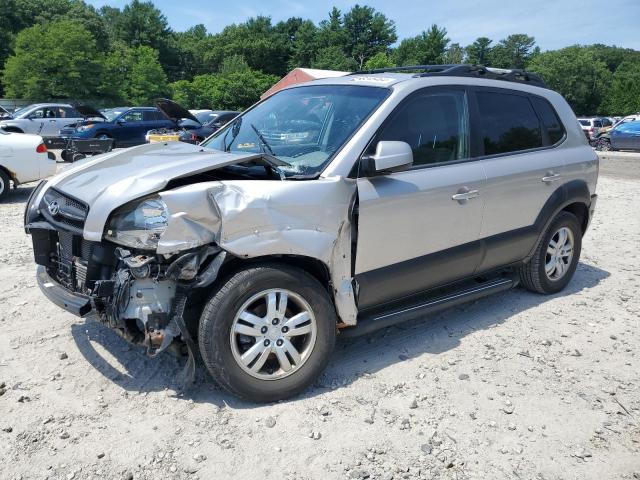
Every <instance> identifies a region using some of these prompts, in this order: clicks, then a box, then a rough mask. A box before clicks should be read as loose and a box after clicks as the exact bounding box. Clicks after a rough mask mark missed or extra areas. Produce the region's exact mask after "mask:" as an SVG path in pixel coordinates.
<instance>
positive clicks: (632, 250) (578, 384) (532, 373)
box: [0, 159, 640, 480]
mask: <svg viewBox="0 0 640 480" xmlns="http://www.w3.org/2000/svg"><path fill="white" fill-rule="evenodd" d="M625 162H627V163H628V162H629V160H628V159H627V160H625ZM627 163H624V164H622V163H621V164H620V165H621V166H620V168H616V163H615V159H611V160H607V162H606V163H605V162H603V168H602V173H603V176H601V179H600V182H599V185H598V193H599V202H598V208H597V213H596V217H595V219H594V221H593V224H592V226H591V228H590V230H589V232H588V234H587V236H586V238H585V240H584V244H583V255H582V259H581V263H580V265H579V266H578V270H577V272H576V275H575V278H574V279H573V281H572V283H571V284H570V285H569V287H568V289H567V290H566V291H565V292H563V293H562V294H559V295H554V296H550V297H543V296H539V295H535V294H532V293H528V292H525V291H523V290H520V289H517V290H514V291H511V292H507V293H504V294H500V295H498V296H494V297H491V298H487V299H484V300H481V301H478V302H475V303H473V304H469V305H466V306H464V307H461V308H456V309H453V310H450V311H447V312H445V313H443V314H440V315H437V316H435V317H430V318H427V319H424V320H423V321H416V322H412V323H409V324H405V325H403V326H401V327H394V328H391V329H388V330H385V331H381V332H378V333H376V334H373V335H370V336H368V337H364V338H359V339H356V340H348V341H347V340H342V341H339V342H338V346H337V349H336V352H335V355H334V358H333V361H332V363H331V364H330V366H329V368H328V370H327V372H326V374H325V375H324V376H323V377H322V378H321V379H320V380H319V381H318V382H317V384H316V385H315V386H314V388H312V389H311V390H309V391H307V392H306V393H305V394H304V395H303V396H301V397H299V398H296V399H294V400H291V401H287V402H281V403H277V404H273V405H253V404H250V403H245V402H241V401H238V400H236V399H235V398H234V397H232V396H230V395H227V394H225V393H224V392H222V391H221V390H220V389H218V388H217V387H215V386H214V385H212V384H211V383H210V382H209V377H208V375H207V373H206V371H205V369H204V367H203V366H202V365H199V366H198V372H197V383H196V385H195V386H194V387H192V388H191V389H190V390H188V391H186V392H184V393H179V383H178V382H177V380H176V377H177V375H178V374H179V373H180V372H181V370H182V366H183V360H179V359H175V358H174V357H172V356H170V355H168V354H167V355H162V356H161V357H160V358H157V359H149V358H146V357H145V354H144V351H142V350H141V349H139V348H135V347H130V346H128V345H127V344H126V343H125V342H124V341H123V340H121V339H120V337H118V336H117V335H116V334H114V333H112V332H111V331H110V330H108V329H106V328H104V327H102V326H100V325H99V324H96V323H93V322H87V323H86V322H85V321H83V320H80V319H77V318H75V317H73V316H72V315H70V314H67V313H65V312H63V311H62V310H60V309H58V308H57V307H55V306H54V305H52V304H51V303H49V302H48V301H47V300H45V298H44V297H43V295H42V294H41V293H40V292H39V290H38V288H37V287H36V284H35V279H34V271H35V266H34V263H33V260H32V253H31V248H30V240H29V237H27V236H26V235H25V234H24V232H23V230H22V228H21V224H22V211H23V206H24V201H25V200H26V198H27V196H28V194H29V192H30V187H29V186H25V187H21V188H19V189H18V190H17V191H16V192H14V193H13V194H12V195H11V197H10V199H9V201H8V202H7V203H4V204H0V239H1V242H0V243H1V246H0V279H2V280H1V281H0V385H2V387H1V388H0V392H3V394H2V395H1V396H0V478H1V479H31V478H33V479H69V480H70V479H87V478H95V479H103V478H106V479H118V480H120V479H203V480H204V479H227V478H255V479H263V478H264V479H290V480H293V479H316V478H322V479H344V478H348V479H366V478H371V479H387V480H390V479H403V478H409V479H430V478H441V479H467V478H468V479H537V480H552V479H563V480H564V479H581V480H582V479H598V480H603V479H638V478H640V370H639V367H640V361H639V360H640V358H639V355H640V324H639V323H640V322H639V320H640V298H639V296H638V289H639V287H640V252H639V247H640V213H639V212H640V200H639V197H638V191H639V190H640V175H637V174H638V172H639V171H640V169H639V168H638V165H640V160H636V163H634V164H633V166H632V167H629V166H628V165H627ZM634 169H635V170H634Z"/></svg>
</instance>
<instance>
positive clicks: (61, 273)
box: [49, 231, 96, 293]
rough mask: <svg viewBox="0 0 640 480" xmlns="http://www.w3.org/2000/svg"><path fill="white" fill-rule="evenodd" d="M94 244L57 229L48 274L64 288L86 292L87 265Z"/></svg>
mask: <svg viewBox="0 0 640 480" xmlns="http://www.w3.org/2000/svg"><path fill="white" fill-rule="evenodd" d="M95 245H96V244H95V242H89V241H87V240H85V239H84V238H82V236H80V235H74V234H73V233H71V232H65V231H58V241H57V243H56V251H55V252H54V253H53V255H52V257H51V260H52V261H51V271H50V272H49V274H50V275H52V277H53V278H54V279H55V280H57V281H58V282H59V283H60V284H61V285H63V286H64V287H65V288H67V289H69V290H71V291H74V292H81V293H86V292H87V289H88V288H89V285H88V282H87V280H88V275H87V272H88V266H89V261H90V259H91V253H92V252H93V248H94V246H95Z"/></svg>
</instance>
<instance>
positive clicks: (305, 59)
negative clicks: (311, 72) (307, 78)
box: [287, 20, 319, 70]
mask: <svg viewBox="0 0 640 480" xmlns="http://www.w3.org/2000/svg"><path fill="white" fill-rule="evenodd" d="M318 41H319V40H318V28H317V27H316V26H315V25H314V24H313V22H312V21H311V20H305V21H304V22H302V24H300V27H299V28H298V30H297V31H296V33H295V37H294V39H293V44H292V46H291V54H290V57H289V60H288V62H287V65H288V68H289V70H292V69H294V68H296V67H310V66H311V64H312V63H313V60H314V58H315V56H316V53H317V51H318Z"/></svg>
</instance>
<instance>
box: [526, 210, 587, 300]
mask: <svg viewBox="0 0 640 480" xmlns="http://www.w3.org/2000/svg"><path fill="white" fill-rule="evenodd" d="M581 248H582V227H581V226H580V222H579V221H578V219H577V218H576V216H575V215H573V214H572V213H569V212H560V213H559V214H558V216H557V217H556V218H555V219H554V220H553V222H551V225H549V227H548V228H547V230H546V231H545V233H544V235H543V237H542V240H541V241H540V243H539V244H538V246H537V248H536V251H535V253H534V254H533V257H532V258H531V260H530V261H529V263H527V264H526V265H523V266H522V267H520V282H521V284H522V286H524V287H525V288H526V289H527V290H531V291H532V292H538V293H545V294H551V293H557V292H559V291H560V290H562V289H563V288H564V287H566V286H567V284H568V283H569V282H570V281H571V278H572V277H573V274H574V273H575V271H576V267H577V266H578V261H579V259H580V250H581Z"/></svg>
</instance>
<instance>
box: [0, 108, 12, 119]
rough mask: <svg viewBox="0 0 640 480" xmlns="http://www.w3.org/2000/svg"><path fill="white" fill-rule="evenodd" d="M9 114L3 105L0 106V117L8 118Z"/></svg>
mask: <svg viewBox="0 0 640 480" xmlns="http://www.w3.org/2000/svg"><path fill="white" fill-rule="evenodd" d="M10 116H11V113H9V111H8V110H7V109H5V108H4V107H0V118H8V117H10Z"/></svg>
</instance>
